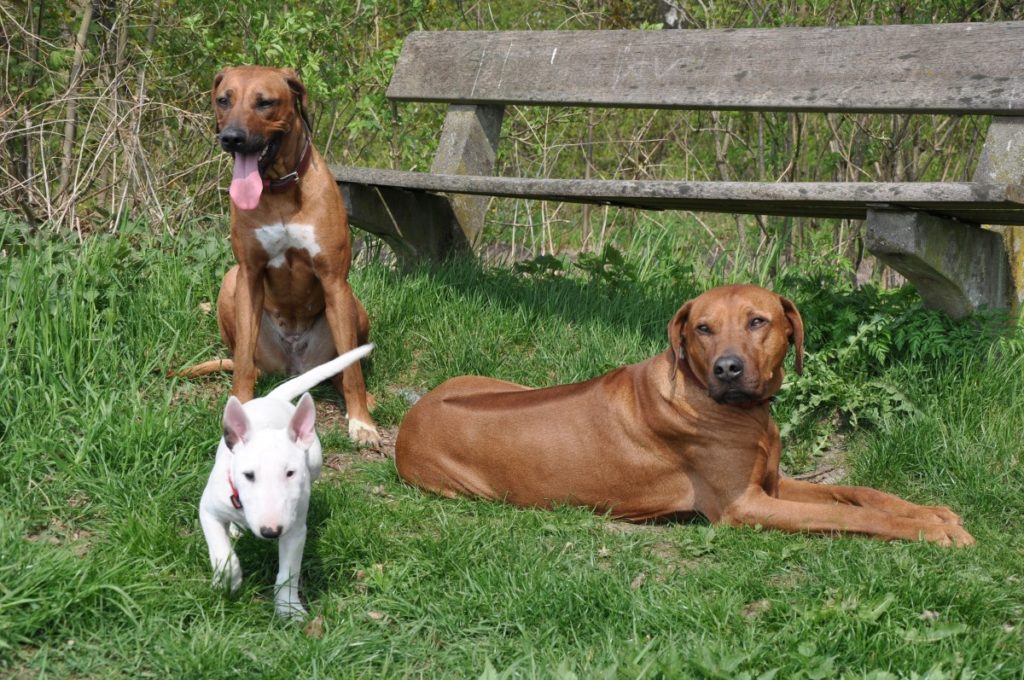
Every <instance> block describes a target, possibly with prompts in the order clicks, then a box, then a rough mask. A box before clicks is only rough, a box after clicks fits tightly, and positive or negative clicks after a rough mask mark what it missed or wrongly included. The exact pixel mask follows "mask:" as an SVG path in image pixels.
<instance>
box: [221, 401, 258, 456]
mask: <svg viewBox="0 0 1024 680" xmlns="http://www.w3.org/2000/svg"><path fill="white" fill-rule="evenodd" d="M250 432H252V424H251V423H250V422H249V416H247V415H245V411H244V410H242V402H240V401H238V399H236V398H235V397H234V396H230V397H228V405H227V406H225V407H224V442H225V443H226V444H227V445H228V448H229V449H234V448H235V447H236V446H237V445H238V444H240V443H245V442H247V441H249V433H250Z"/></svg>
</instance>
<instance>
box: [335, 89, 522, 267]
mask: <svg viewBox="0 0 1024 680" xmlns="http://www.w3.org/2000/svg"><path fill="white" fill-rule="evenodd" d="M504 111H505V109H504V107H501V106H463V105H455V104H453V105H451V106H449V107H448V115H447V117H446V118H445V121H444V128H443V129H442V131H441V139H440V140H439V141H438V145H437V152H436V154H435V156H434V162H433V165H432V166H431V168H430V171H431V172H434V173H442V174H448V175H493V174H494V167H495V156H496V153H497V148H498V138H499V136H500V135H501V120H502V117H503V115H504ZM339 186H340V187H341V194H342V196H343V197H344V199H345V207H346V208H348V214H349V221H350V222H351V223H352V224H354V225H355V226H357V227H359V228H360V229H363V230H364V231H368V232H370V233H371V234H374V235H376V236H379V237H380V238H381V239H382V240H383V241H384V242H385V243H387V244H388V245H389V246H390V247H391V249H392V250H393V251H394V252H395V255H396V256H397V257H398V261H399V263H400V265H401V266H402V267H403V268H406V269H408V268H410V267H412V266H413V265H415V264H416V263H419V262H439V261H441V260H443V259H446V258H449V257H453V256H456V255H460V254H464V253H469V252H471V250H472V247H473V244H474V243H475V242H476V239H477V237H478V236H479V234H480V231H481V230H482V229H483V226H484V216H485V214H486V212H487V204H488V202H489V201H490V197H488V196H472V195H464V194H454V195H442V194H431V193H427V192H423V191H406V190H403V189H397V188H392V187H371V186H364V185H360V184H347V183H341V184H340V185H339Z"/></svg>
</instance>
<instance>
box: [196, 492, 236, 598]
mask: <svg viewBox="0 0 1024 680" xmlns="http://www.w3.org/2000/svg"><path fill="white" fill-rule="evenodd" d="M199 523H200V524H202V526H203V534H205V535H206V545H207V547H208V548H209V549H210V566H212V567H213V587H214V588H224V587H225V586H226V587H227V588H228V589H229V591H230V592H232V593H233V592H235V591H236V590H238V587H239V586H240V585H242V565H240V564H239V563H238V555H236V554H235V549H234V548H233V547H232V546H231V538H230V537H229V536H228V523H227V522H221V521H219V520H218V519H217V518H216V517H214V516H213V515H211V514H209V513H207V512H203V511H202V510H200V511H199Z"/></svg>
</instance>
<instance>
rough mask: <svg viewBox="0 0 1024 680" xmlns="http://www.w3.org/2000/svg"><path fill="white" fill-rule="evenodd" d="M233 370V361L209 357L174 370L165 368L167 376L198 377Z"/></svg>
mask: <svg viewBox="0 0 1024 680" xmlns="http://www.w3.org/2000/svg"><path fill="white" fill-rule="evenodd" d="M234 370H235V362H234V361H232V360H231V359H211V360H210V361H204V362H203V363H201V364H196V365H195V366H188V367H187V368H180V369H178V370H174V369H173V368H169V369H167V377H168V378H200V377H202V376H204V375H210V374H211V373H221V372H224V373H231V372H233V371H234Z"/></svg>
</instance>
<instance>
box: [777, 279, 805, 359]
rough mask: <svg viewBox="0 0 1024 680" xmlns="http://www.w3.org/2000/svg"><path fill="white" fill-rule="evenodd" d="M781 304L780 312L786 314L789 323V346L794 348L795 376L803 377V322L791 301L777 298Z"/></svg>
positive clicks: (780, 297)
mask: <svg viewBox="0 0 1024 680" xmlns="http://www.w3.org/2000/svg"><path fill="white" fill-rule="evenodd" d="M779 301H780V302H781V303H782V311H783V312H785V313H786V320H788V321H789V327H790V329H791V332H790V335H789V344H791V345H793V346H794V347H795V348H796V374H797V375H803V372H804V320H803V319H801V318H800V311H799V310H797V308H796V305H795V304H793V301H792V300H789V299H787V298H784V297H782V296H781V295H780V296H779Z"/></svg>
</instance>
